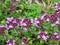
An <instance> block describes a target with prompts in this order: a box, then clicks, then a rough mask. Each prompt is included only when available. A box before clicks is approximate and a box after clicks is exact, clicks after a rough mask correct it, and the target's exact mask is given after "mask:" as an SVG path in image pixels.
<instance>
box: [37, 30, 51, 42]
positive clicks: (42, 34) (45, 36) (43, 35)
mask: <svg viewBox="0 0 60 45" xmlns="http://www.w3.org/2000/svg"><path fill="white" fill-rule="evenodd" d="M40 38H42V39H43V40H45V41H46V40H48V39H50V36H49V35H48V32H47V31H42V32H38V39H40Z"/></svg>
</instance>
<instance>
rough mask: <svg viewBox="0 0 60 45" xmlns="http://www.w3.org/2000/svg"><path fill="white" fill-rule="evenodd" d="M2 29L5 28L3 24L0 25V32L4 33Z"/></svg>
mask: <svg viewBox="0 0 60 45" xmlns="http://www.w3.org/2000/svg"><path fill="white" fill-rule="evenodd" d="M4 29H5V27H4V26H3V25H0V34H3V33H4Z"/></svg>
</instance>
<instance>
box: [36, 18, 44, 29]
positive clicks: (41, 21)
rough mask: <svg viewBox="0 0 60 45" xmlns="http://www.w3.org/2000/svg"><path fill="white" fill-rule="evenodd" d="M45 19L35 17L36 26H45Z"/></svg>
mask: <svg viewBox="0 0 60 45" xmlns="http://www.w3.org/2000/svg"><path fill="white" fill-rule="evenodd" d="M43 24H44V23H43V20H42V19H40V18H35V26H37V28H39V27H40V26H43Z"/></svg>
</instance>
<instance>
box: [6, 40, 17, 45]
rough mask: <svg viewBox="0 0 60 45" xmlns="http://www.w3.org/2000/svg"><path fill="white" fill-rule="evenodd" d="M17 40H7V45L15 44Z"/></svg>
mask: <svg viewBox="0 0 60 45" xmlns="http://www.w3.org/2000/svg"><path fill="white" fill-rule="evenodd" d="M15 44H16V43H15V40H8V41H6V45H15Z"/></svg>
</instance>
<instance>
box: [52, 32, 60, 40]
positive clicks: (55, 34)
mask: <svg viewBox="0 0 60 45" xmlns="http://www.w3.org/2000/svg"><path fill="white" fill-rule="evenodd" d="M53 38H54V39H55V40H59V39H60V35H59V34H58V33H57V32H55V33H54V36H53Z"/></svg>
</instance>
